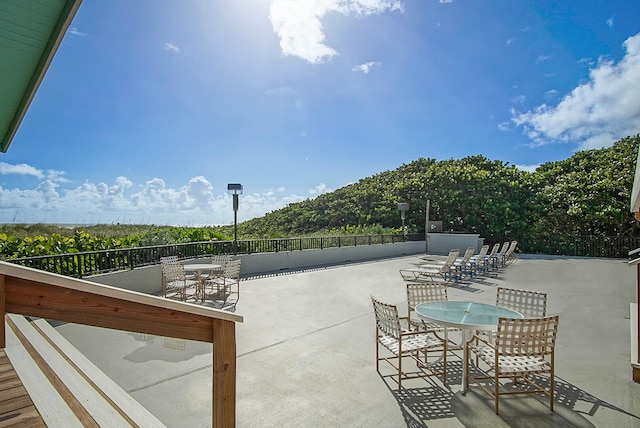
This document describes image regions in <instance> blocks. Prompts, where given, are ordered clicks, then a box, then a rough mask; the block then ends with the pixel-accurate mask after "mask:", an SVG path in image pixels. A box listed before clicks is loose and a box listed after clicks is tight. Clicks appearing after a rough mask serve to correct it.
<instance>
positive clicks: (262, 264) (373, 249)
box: [240, 241, 425, 275]
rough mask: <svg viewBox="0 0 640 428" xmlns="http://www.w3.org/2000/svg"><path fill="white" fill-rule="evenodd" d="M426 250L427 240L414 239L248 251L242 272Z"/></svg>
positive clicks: (364, 258) (331, 262)
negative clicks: (387, 242) (319, 248)
mask: <svg viewBox="0 0 640 428" xmlns="http://www.w3.org/2000/svg"><path fill="white" fill-rule="evenodd" d="M424 250H425V245H424V241H412V242H396V243H393V244H380V245H362V246H357V247H341V248H325V249H322V250H304V251H284V252H280V253H263V254H245V255H242V256H240V257H241V258H242V274H243V275H244V274H247V275H250V274H261V273H273V272H280V271H286V270H295V269H302V268H309V267H317V266H326V265H335V264H344V263H350V262H356V261H363V260H375V259H382V258H387V257H399V256H407V255H412V254H424V252H425V251H424Z"/></svg>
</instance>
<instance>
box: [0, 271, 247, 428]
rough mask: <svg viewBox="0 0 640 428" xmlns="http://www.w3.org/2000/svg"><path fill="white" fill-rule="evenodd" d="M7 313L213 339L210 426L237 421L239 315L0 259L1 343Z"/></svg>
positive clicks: (3, 342)
mask: <svg viewBox="0 0 640 428" xmlns="http://www.w3.org/2000/svg"><path fill="white" fill-rule="evenodd" d="M7 313H13V314H19V315H24V316H30V317H39V318H46V319H50V320H56V321H60V322H71V323H76V324H82V325H89V326H94V327H103V328H108V329H114V330H122V331H127V332H131V333H136V334H139V335H143V336H141V337H146V336H145V335H158V336H165V337H170V338H173V339H174V340H178V341H180V340H196V341H201V342H208V343H213V344H214V345H215V346H213V347H212V348H213V352H212V358H213V364H212V370H213V374H212V377H213V379H212V380H213V382H212V383H213V388H212V427H216V428H218V427H219V428H227V427H233V426H235V412H236V358H237V357H236V337H235V323H236V322H242V321H243V318H242V317H241V316H239V315H236V314H232V313H229V312H225V311H221V310H216V309H211V308H206V307H202V306H197V305H194V304H190V303H183V302H178V301H174V300H168V299H163V298H161V297H156V296H150V295H147V294H143V293H138V292H134V291H128V290H123V289H120V288H116V287H110V286H106V285H101V284H96V283H93V282H89V281H85V280H81V279H76V278H70V277H66V276H62V275H58V274H53V273H48V272H44V271H41V270H37V269H33V268H28V267H23V266H18V265H15V264H12V263H7V262H2V261H0V317H1V318H0V319H1V320H3V322H0V348H4V347H5V346H6V337H5V334H6V332H5V323H4V318H5V314H7Z"/></svg>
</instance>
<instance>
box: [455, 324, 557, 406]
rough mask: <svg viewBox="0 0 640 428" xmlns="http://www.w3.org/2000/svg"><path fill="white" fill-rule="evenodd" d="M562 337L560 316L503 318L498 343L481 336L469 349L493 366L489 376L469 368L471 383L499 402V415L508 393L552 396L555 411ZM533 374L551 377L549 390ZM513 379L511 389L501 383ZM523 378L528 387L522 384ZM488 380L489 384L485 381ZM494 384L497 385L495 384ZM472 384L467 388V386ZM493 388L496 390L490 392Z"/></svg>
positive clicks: (497, 338) (470, 344) (550, 403)
mask: <svg viewBox="0 0 640 428" xmlns="http://www.w3.org/2000/svg"><path fill="white" fill-rule="evenodd" d="M557 334H558V315H554V316H549V317H541V318H518V319H515V318H500V319H499V320H498V330H497V335H496V341H495V344H493V343H490V342H488V341H487V340H486V339H485V338H483V337H482V336H480V335H475V336H474V337H473V338H472V339H475V340H476V342H475V344H474V343H471V342H470V343H469V345H468V346H469V350H470V352H472V353H473V354H475V355H476V356H477V357H478V358H479V359H480V360H482V362H484V363H485V364H487V365H488V366H489V369H488V370H487V372H486V373H481V374H479V375H476V374H472V373H471V370H469V366H467V373H466V375H467V384H468V383H469V380H471V381H473V382H475V383H476V384H477V385H478V386H479V387H480V388H481V389H482V390H483V391H484V392H486V393H487V394H489V395H490V396H491V397H492V398H493V400H494V402H495V412H496V414H499V399H500V396H501V395H508V394H529V393H533V394H538V393H542V394H545V395H548V396H549V409H550V410H551V411H552V412H553V397H554V387H555V382H554V349H555V343H556V337H557ZM533 374H536V375H538V374H548V376H549V387H548V388H545V386H543V385H541V383H540V382H538V383H536V382H534V379H536V378H534V377H532V376H531V375H533ZM507 378H509V379H512V380H513V384H512V385H511V387H510V388H507V386H506V385H502V384H501V383H500V380H501V379H507ZM519 379H522V380H523V381H525V382H526V384H524V385H523V384H520V383H518V380H519ZM481 381H486V382H487V385H484V384H483V382H481ZM491 383H493V385H491ZM467 386H468V385H465V387H467ZM490 386H493V388H491V389H490Z"/></svg>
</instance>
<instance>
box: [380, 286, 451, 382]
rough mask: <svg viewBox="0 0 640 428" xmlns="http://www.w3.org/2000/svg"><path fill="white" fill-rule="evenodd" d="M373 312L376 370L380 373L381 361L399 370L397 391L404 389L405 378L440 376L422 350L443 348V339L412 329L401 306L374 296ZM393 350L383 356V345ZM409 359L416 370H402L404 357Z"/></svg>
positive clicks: (388, 349) (440, 373) (442, 349)
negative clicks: (425, 359) (401, 314)
mask: <svg viewBox="0 0 640 428" xmlns="http://www.w3.org/2000/svg"><path fill="white" fill-rule="evenodd" d="M371 302H372V303H373V313H374V315H375V320H376V371H377V372H378V373H379V374H381V373H380V361H386V362H387V363H389V365H391V367H393V368H394V369H395V370H397V372H398V374H397V383H398V391H400V390H401V389H402V381H403V380H408V379H417V378H426V377H429V376H438V375H442V374H444V373H443V372H436V371H434V370H433V366H431V365H429V364H426V363H425V362H424V361H422V360H421V359H420V353H423V354H424V353H426V352H427V351H432V350H441V351H444V348H443V346H442V342H441V341H440V339H438V338H436V337H435V336H433V335H432V334H431V333H430V332H427V331H417V330H411V329H409V328H408V327H409V326H408V324H409V322H408V321H409V320H408V318H400V316H399V315H398V308H397V306H395V305H390V304H387V303H383V302H381V301H379V300H377V299H376V298H375V297H373V296H371ZM381 346H382V347H383V348H385V349H386V350H387V351H388V352H390V353H391V354H392V355H391V356H381V355H380V347H381ZM405 358H409V359H411V360H413V361H414V362H415V364H416V371H414V372H407V371H405V370H403V359H405Z"/></svg>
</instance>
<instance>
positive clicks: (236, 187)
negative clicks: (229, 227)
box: [227, 183, 242, 254]
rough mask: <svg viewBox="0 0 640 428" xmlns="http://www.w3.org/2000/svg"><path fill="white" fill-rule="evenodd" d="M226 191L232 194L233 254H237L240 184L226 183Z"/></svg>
mask: <svg viewBox="0 0 640 428" xmlns="http://www.w3.org/2000/svg"><path fill="white" fill-rule="evenodd" d="M227 192H228V193H229V194H230V195H233V254H238V195H242V184H239V183H229V184H227Z"/></svg>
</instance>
